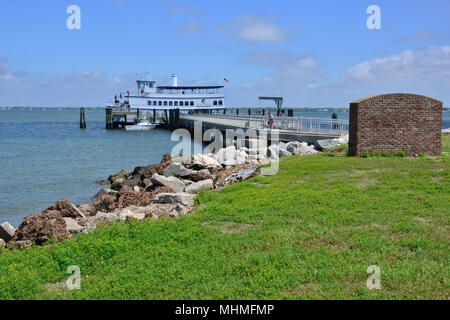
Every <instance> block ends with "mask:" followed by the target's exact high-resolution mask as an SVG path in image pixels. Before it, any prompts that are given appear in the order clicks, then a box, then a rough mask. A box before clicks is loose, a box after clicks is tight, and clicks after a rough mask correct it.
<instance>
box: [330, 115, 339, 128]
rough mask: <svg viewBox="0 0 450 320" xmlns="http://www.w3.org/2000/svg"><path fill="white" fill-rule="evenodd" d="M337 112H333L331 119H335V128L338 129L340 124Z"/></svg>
mask: <svg viewBox="0 0 450 320" xmlns="http://www.w3.org/2000/svg"><path fill="white" fill-rule="evenodd" d="M337 118H338V116H337V114H336V112H333V114H332V115H331V119H333V129H337V128H338V125H337Z"/></svg>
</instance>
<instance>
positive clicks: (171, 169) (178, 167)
mask: <svg viewBox="0 0 450 320" xmlns="http://www.w3.org/2000/svg"><path fill="white" fill-rule="evenodd" d="M194 172H195V171H193V170H191V169H187V168H185V167H184V166H183V165H182V164H181V163H172V164H170V165H169V166H168V167H167V168H166V169H165V170H164V176H165V177H176V178H180V177H181V178H182V177H186V176H189V175H191V174H192V173H194Z"/></svg>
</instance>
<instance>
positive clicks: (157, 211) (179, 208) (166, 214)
mask: <svg viewBox="0 0 450 320" xmlns="http://www.w3.org/2000/svg"><path fill="white" fill-rule="evenodd" d="M147 208H148V210H149V212H150V213H151V215H150V214H147V216H148V217H151V218H152V219H153V220H158V219H164V218H177V217H178V216H179V215H184V214H186V213H188V212H189V211H190V207H188V206H184V205H181V204H174V203H170V204H169V203H154V204H152V205H150V206H148V207H147Z"/></svg>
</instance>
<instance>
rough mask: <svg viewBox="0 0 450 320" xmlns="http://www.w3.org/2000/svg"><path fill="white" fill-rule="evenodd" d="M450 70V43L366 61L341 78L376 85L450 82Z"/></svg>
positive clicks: (344, 73)
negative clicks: (449, 44) (448, 73)
mask: <svg viewBox="0 0 450 320" xmlns="http://www.w3.org/2000/svg"><path fill="white" fill-rule="evenodd" d="M448 71H450V46H442V47H430V48H427V49H423V50H418V51H410V50H406V51H403V52H401V53H399V54H392V55H390V56H387V57H384V58H378V59H373V60H370V61H364V62H362V63H359V64H357V65H355V66H353V67H351V68H349V69H347V70H345V71H344V72H342V75H341V79H340V81H342V82H358V81H365V82H370V83H372V84H386V83H390V84H392V83H394V82H401V83H405V85H406V84H408V85H411V84H422V85H426V84H430V83H436V82H437V81H439V82H440V81H444V82H447V83H448V84H450V79H449V78H448V77H447V76H446V72H448Z"/></svg>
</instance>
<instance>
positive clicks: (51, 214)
mask: <svg viewBox="0 0 450 320" xmlns="http://www.w3.org/2000/svg"><path fill="white" fill-rule="evenodd" d="M53 237H55V238H56V239H58V240H59V241H62V240H63V239H66V238H71V235H70V233H69V232H68V231H67V229H66V222H65V221H64V219H63V217H61V214H60V212H59V211H56V210H47V211H46V212H44V213H42V214H32V215H29V216H28V217H25V218H24V219H23V220H22V222H21V223H20V225H19V227H18V228H17V230H16V233H15V234H14V237H13V239H12V240H13V241H16V242H17V241H27V240H29V241H32V242H35V243H36V244H38V245H41V244H43V243H44V242H46V241H48V240H50V239H51V238H53Z"/></svg>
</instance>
